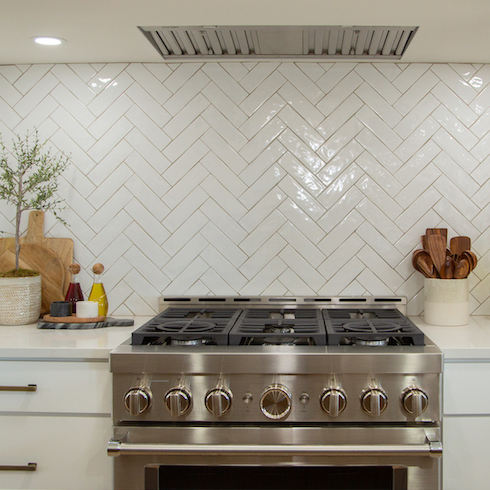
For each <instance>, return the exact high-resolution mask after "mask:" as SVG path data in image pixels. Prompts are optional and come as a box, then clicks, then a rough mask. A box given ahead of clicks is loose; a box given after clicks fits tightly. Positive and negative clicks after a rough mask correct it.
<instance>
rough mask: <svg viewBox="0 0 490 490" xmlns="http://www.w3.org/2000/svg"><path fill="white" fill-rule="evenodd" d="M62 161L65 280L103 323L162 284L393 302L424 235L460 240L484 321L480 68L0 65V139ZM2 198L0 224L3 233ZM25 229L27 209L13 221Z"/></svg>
mask: <svg viewBox="0 0 490 490" xmlns="http://www.w3.org/2000/svg"><path fill="white" fill-rule="evenodd" d="M34 128H38V130H39V133H40V137H41V138H42V139H43V140H44V139H48V140H49V142H48V144H49V145H50V146H52V147H53V148H54V149H59V150H62V151H64V152H65V153H68V154H71V156H72V161H73V165H71V166H70V167H69V169H68V170H67V171H66V172H65V173H64V175H63V178H62V185H61V191H60V194H61V195H62V197H63V198H65V200H66V205H67V209H66V210H65V211H64V215H63V217H64V218H65V219H66V221H67V222H68V224H69V227H67V228H65V227H64V226H63V225H61V224H59V223H57V222H56V221H55V220H54V218H53V217H52V216H50V215H49V214H47V215H46V222H45V234H46V235H48V236H69V237H72V238H73V240H74V242H75V259H76V260H77V261H78V262H79V263H80V264H81V266H82V268H83V273H82V274H81V276H80V278H81V282H82V287H83V289H84V291H86V292H88V291H89V290H90V287H91V282H92V276H91V274H90V270H91V267H92V265H93V264H94V263H95V262H102V263H103V264H104V265H105V266H106V272H105V273H104V275H103V282H104V285H105V287H106V290H107V291H108V294H109V310H110V313H111V314H120V315H131V314H138V315H140V314H147V315H151V314H154V313H155V312H156V311H157V298H158V296H160V295H162V294H167V295H184V294H185V295H197V294H198V295H207V294H211V295H274V296H275V295H295V296H302V295H322V296H323V295H403V296H407V297H408V299H409V308H408V312H409V313H410V314H419V313H421V312H422V310H423V278H422V275H421V274H420V273H418V272H415V271H414V269H413V268H412V264H411V253H412V251H413V250H414V249H416V248H419V247H420V236H421V235H423V234H424V233H425V229H426V228H433V227H447V228H448V230H449V236H455V235H463V236H469V237H470V238H471V239H472V242H473V250H474V252H475V253H476V254H477V256H478V258H479V264H478V266H477V268H476V270H475V271H474V272H473V273H472V274H471V276H470V290H471V311H472V313H473V314H480V315H483V314H485V315H488V314H490V228H489V226H490V205H489V204H490V158H489V156H490V65H469V64H465V65H447V64H392V63H358V64H356V63H274V62H259V63H235V62H229V63H184V64H165V63H157V64H139V63H131V64H74V65H66V64H58V65H18V66H0V133H1V134H2V138H3V141H4V142H5V143H6V144H7V145H8V144H9V143H10V141H11V140H12V138H13V137H14V136H15V135H16V134H20V135H24V134H25V132H26V131H27V130H29V131H32V130H33V129H34ZM13 214H14V210H13V208H12V207H10V206H7V205H6V204H5V203H3V204H1V208H0V229H1V230H4V231H7V232H9V233H11V232H12V231H13ZM24 223H25V226H26V225H27V216H25V217H24Z"/></svg>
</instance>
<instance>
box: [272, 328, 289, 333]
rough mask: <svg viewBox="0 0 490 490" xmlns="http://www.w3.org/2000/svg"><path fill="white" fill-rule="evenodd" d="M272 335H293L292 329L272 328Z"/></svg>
mask: <svg viewBox="0 0 490 490" xmlns="http://www.w3.org/2000/svg"><path fill="white" fill-rule="evenodd" d="M270 331H271V332H272V333H279V334H285V333H294V328H292V327H273V328H271V330H270Z"/></svg>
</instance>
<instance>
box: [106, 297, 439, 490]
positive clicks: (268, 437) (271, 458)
mask: <svg viewBox="0 0 490 490" xmlns="http://www.w3.org/2000/svg"><path fill="white" fill-rule="evenodd" d="M160 304H161V313H160V314H158V315H157V316H156V317H155V318H153V319H152V320H150V321H149V322H147V323H146V324H145V325H143V326H142V327H140V328H139V329H137V330H135V331H134V332H133V334H132V338H131V339H130V340H128V341H127V342H125V343H124V344H122V345H121V346H119V347H118V348H116V349H115V350H114V351H113V352H112V353H111V355H110V363H111V371H112V373H113V419H114V429H113V438H112V440H111V441H110V442H109V444H108V453H109V455H111V456H115V458H114V488H115V489H116V490H121V489H125V490H132V489H145V490H162V489H165V490H170V489H172V490H183V489H194V490H201V489H228V490H234V489H267V490H270V489H300V488H301V489H305V490H309V489H317V490H319V489H326V490H334V489H335V490H344V489H356V490H364V489H366V490H367V489H383V490H395V489H396V490H403V489H404V490H437V489H440V488H441V467H440V461H441V460H440V457H441V455H442V445H441V406H440V400H441V393H440V392H441V374H442V354H441V352H440V350H439V349H438V348H437V346H435V345H434V344H433V343H432V342H431V341H430V339H428V338H427V337H426V336H425V335H424V334H423V332H421V331H420V330H419V329H418V328H417V327H416V326H415V325H414V324H413V323H412V322H411V321H410V320H409V319H408V318H407V317H406V316H405V315H406V301H405V299H404V298H398V297H396V298H395V297H393V298H391V297H390V298H378V297H360V298H347V297H345V298H343V297H339V298H318V297H312V298H308V297H300V298H268V297H259V298H255V297H250V298H244V297H223V298H219V297H179V298H162V299H161V303H160Z"/></svg>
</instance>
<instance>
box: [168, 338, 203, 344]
mask: <svg viewBox="0 0 490 490" xmlns="http://www.w3.org/2000/svg"><path fill="white" fill-rule="evenodd" d="M203 344H205V340H204V339H202V338H201V339H171V340H170V345H203Z"/></svg>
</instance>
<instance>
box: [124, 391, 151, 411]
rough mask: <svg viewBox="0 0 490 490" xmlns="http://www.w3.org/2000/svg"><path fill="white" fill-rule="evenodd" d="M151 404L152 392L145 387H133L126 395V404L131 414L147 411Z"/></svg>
mask: <svg viewBox="0 0 490 490" xmlns="http://www.w3.org/2000/svg"><path fill="white" fill-rule="evenodd" d="M150 405H151V393H150V392H149V391H147V390H144V389H143V388H131V389H130V390H129V391H127V392H126V394H125V395H124V406H125V407H126V410H127V411H128V412H129V413H130V414H131V415H134V416H136V415H140V414H141V413H143V412H146V410H148V408H150Z"/></svg>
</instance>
